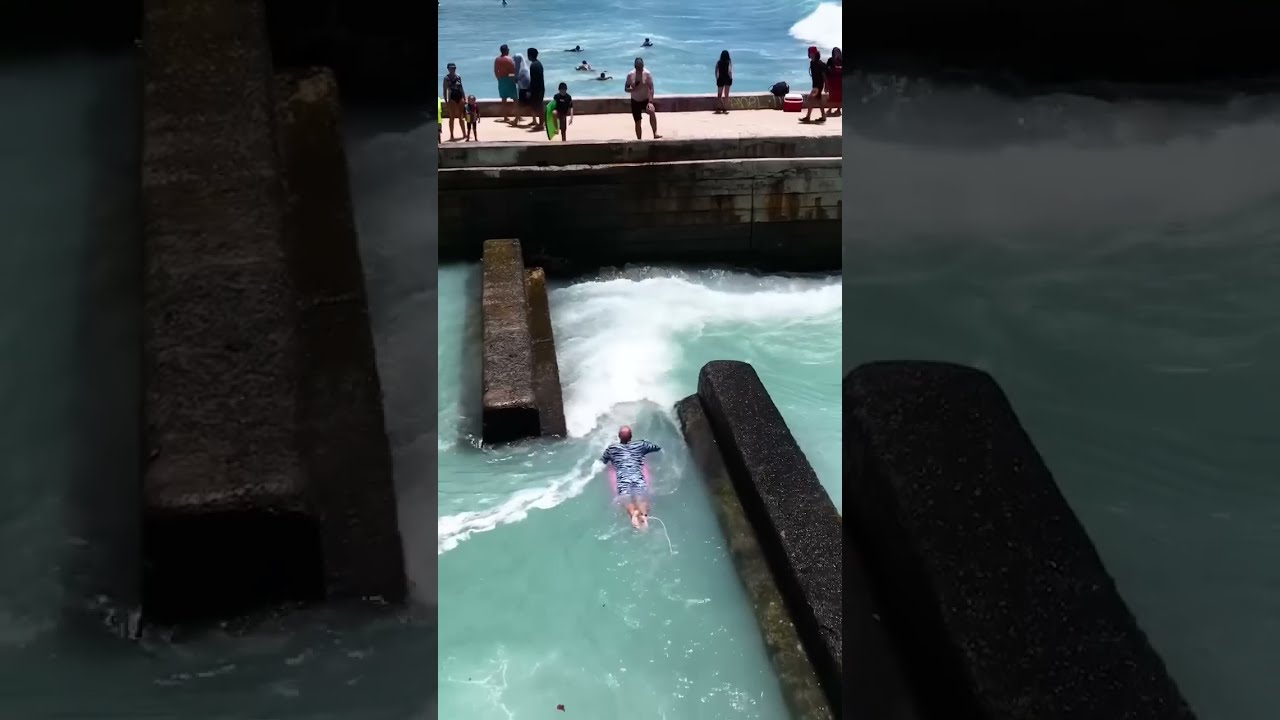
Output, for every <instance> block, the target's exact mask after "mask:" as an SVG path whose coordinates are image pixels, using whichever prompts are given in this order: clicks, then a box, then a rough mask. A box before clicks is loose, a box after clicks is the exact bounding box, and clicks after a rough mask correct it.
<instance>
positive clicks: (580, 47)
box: [565, 45, 582, 52]
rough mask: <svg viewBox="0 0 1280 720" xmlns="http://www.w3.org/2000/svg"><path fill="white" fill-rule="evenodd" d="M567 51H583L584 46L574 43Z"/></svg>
mask: <svg viewBox="0 0 1280 720" xmlns="http://www.w3.org/2000/svg"><path fill="white" fill-rule="evenodd" d="M565 52H582V46H581V45H574V46H573V47H571V48H569V49H568V50H565Z"/></svg>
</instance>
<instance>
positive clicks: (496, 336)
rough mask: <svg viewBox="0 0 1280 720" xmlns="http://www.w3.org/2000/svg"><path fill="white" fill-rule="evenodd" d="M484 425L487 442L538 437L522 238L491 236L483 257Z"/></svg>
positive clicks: (485, 245) (484, 435)
mask: <svg viewBox="0 0 1280 720" xmlns="http://www.w3.org/2000/svg"><path fill="white" fill-rule="evenodd" d="M481 273H482V275H483V279H482V289H481V293H482V296H481V314H482V317H483V325H484V347H483V350H482V353H483V364H484V367H483V371H482V374H483V383H484V388H483V393H484V396H483V420H482V422H483V429H482V434H483V437H484V441H485V442H488V443H500V442H510V441H512V440H519V439H521V438H527V437H537V436H538V435H539V433H540V432H541V424H540V420H539V417H538V399H537V395H536V393H535V392H534V386H533V376H534V363H533V335H532V332H531V330H530V328H529V295H528V290H527V288H526V278H525V271H524V259H523V257H522V256H521V251H520V241H519V240H488V241H486V242H485V243H484V256H483V259H482V260H481Z"/></svg>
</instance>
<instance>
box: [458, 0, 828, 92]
mask: <svg viewBox="0 0 1280 720" xmlns="http://www.w3.org/2000/svg"><path fill="white" fill-rule="evenodd" d="M439 12H440V18H439V30H440V39H439V46H438V53H437V59H438V64H437V74H436V78H437V79H436V84H437V85H439V79H440V78H441V77H443V75H444V72H445V70H444V68H445V66H446V65H447V64H448V63H450V62H453V63H456V64H457V65H458V73H459V74H460V75H462V79H463V81H464V82H465V83H466V88H467V92H469V93H471V94H473V95H475V96H476V97H480V98H496V97H498V89H497V81H496V80H494V78H493V58H494V57H495V56H496V55H497V54H498V46H500V45H502V44H504V43H505V44H507V45H508V46H510V48H511V52H512V53H521V54H524V52H525V50H526V49H527V48H530V47H536V48H538V50H539V53H540V57H539V59H540V60H542V64H543V68H544V70H545V73H546V81H547V87H548V88H554V87H555V86H556V85H557V84H558V83H560V82H566V83H568V84H569V92H570V94H572V95H574V96H582V97H590V96H602V95H619V96H620V95H622V94H623V88H622V84H623V80H624V79H625V78H626V75H627V72H628V71H629V70H631V69H632V61H633V60H634V59H635V57H636V56H637V55H639V56H642V57H644V59H645V66H646V67H647V68H648V69H649V70H650V71H651V72H652V73H653V77H654V86H655V89H656V91H657V93H658V95H659V96H661V95H662V94H664V93H666V94H673V93H674V94H679V93H714V92H715V75H714V74H713V68H714V65H715V62H716V60H717V59H718V58H719V57H720V51H721V50H728V51H729V53H730V55H731V56H732V58H733V63H734V85H733V90H734V91H735V92H740V93H754V92H766V91H767V90H768V89H769V88H770V87H772V86H773V84H774V83H775V82H778V81H779V80H786V81H787V82H788V83H790V84H791V86H792V87H793V88H798V89H803V88H807V87H809V85H808V78H809V75H808V70H809V65H808V60H807V58H806V55H805V49H806V47H807V46H808V45H810V44H817V45H819V46H820V47H822V48H823V53H824V56H825V55H829V54H830V49H831V47H833V46H839V45H840V32H841V21H842V17H841V16H842V4H841V3H832V2H823V3H820V2H817V1H816V0H801V1H797V0H740V1H731V0H711V1H710V2H703V3H687V2H681V0H652V1H651V2H647V3H645V4H644V5H635V4H633V3H627V2H623V1H622V0H584V2H579V3H574V4H572V5H563V4H551V3H547V2H545V1H544V0H510V2H509V4H508V5H507V7H502V5H501V2H500V0H444V2H443V3H442V4H441V6H440V11H439ZM646 37H647V38H650V39H651V40H652V41H653V43H654V47H651V48H641V47H640V44H641V43H642V42H643V41H644V39H645V38H646ZM578 45H580V46H582V49H583V51H584V52H581V53H568V52H563V50H565V49H566V48H572V47H574V46H578ZM583 60H586V61H587V62H589V63H590V64H591V66H592V67H593V68H594V69H595V71H596V72H595V73H586V72H577V71H576V70H575V68H576V67H577V65H578V63H580V62H582V61H583ZM601 71H605V72H608V73H609V75H611V76H613V80H612V81H607V82H596V81H593V80H592V79H591V78H592V77H593V76H594V75H598V74H599V72H601ZM437 90H439V88H438V87H437ZM549 92H554V90H550V91H549Z"/></svg>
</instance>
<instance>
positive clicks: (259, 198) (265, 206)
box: [142, 0, 324, 622]
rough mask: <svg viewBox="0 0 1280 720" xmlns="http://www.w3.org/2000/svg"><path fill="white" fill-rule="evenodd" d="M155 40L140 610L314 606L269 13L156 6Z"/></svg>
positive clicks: (316, 587) (210, 5) (150, 67)
mask: <svg viewBox="0 0 1280 720" xmlns="http://www.w3.org/2000/svg"><path fill="white" fill-rule="evenodd" d="M145 45H146V52H145V55H144V59H143V69H142V71H143V77H144V85H145V89H144V97H143V123H144V125H143V142H142V154H143V157H142V214H143V245H144V259H145V260H144V261H145V270H144V280H143V282H144V314H145V319H144V348H143V361H144V363H145V365H144V373H143V376H144V383H145V385H144V387H145V393H146V394H145V398H144V400H143V417H144V422H145V443H146V445H145V451H146V453H147V456H148V457H149V462H148V463H147V465H146V468H145V470H144V477H143V483H142V485H143V523H144V526H143V553H144V564H143V579H142V582H143V589H142V602H143V608H144V611H145V612H146V614H147V616H148V617H149V618H150V619H152V620H155V621H158V622H169V621H181V620H192V619H203V618H204V617H214V616H220V615H228V614H234V613H238V612H241V611H245V610H249V609H252V608H253V607H255V606H257V605H260V604H262V603H272V602H279V601H292V600H304V601H305V600H316V599H319V598H320V597H322V596H323V591H324V587H323V576H322V574H321V572H320V566H321V564H322V552H321V549H320V530H319V527H318V524H317V523H316V521H315V518H314V517H313V516H312V515H311V513H310V499H309V498H308V497H307V492H306V477H305V475H306V472H305V467H304V464H303V462H302V460H301V458H300V457H299V455H298V452H297V430H298V428H297V419H298V416H299V411H300V408H299V404H298V398H299V383H298V377H299V372H298V358H299V355H300V351H301V345H300V338H299V334H298V330H297V327H298V317H297V311H296V298H297V295H296V292H295V289H294V286H293V283H292V280H291V278H290V274H289V270H288V267H287V264H286V260H285V251H284V244H283V237H282V236H283V222H282V221H283V215H284V213H283V199H282V195H281V188H280V167H279V165H278V162H277V153H276V144H275V137H274V133H273V127H272V112H273V107H272V102H271V97H270V92H269V82H270V77H271V60H270V55H269V53H268V51H267V41H266V37H265V34H264V32H263V28H262V7H261V5H260V4H259V3H256V2H235V3H224V2H217V1H216V0H193V1H192V2H183V3H177V2H166V1H164V0H151V1H150V2H148V3H147V4H146V9H145Z"/></svg>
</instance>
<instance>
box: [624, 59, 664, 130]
mask: <svg viewBox="0 0 1280 720" xmlns="http://www.w3.org/2000/svg"><path fill="white" fill-rule="evenodd" d="M626 91H627V92H629V93H631V117H632V118H634V119H635V121H636V139H637V140H639V139H641V138H640V118H641V116H643V115H645V114H646V113H647V114H648V115H649V127H651V128H653V139H654V140H657V139H658V138H660V137H662V136H661V135H659V134H658V114H657V111H656V110H655V109H654V107H653V75H651V74H650V73H649V71H648V70H645V69H644V58H636V69H635V70H633V71H631V72H629V73H627V86H626Z"/></svg>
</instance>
